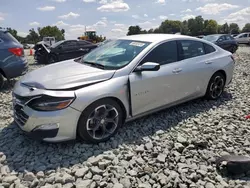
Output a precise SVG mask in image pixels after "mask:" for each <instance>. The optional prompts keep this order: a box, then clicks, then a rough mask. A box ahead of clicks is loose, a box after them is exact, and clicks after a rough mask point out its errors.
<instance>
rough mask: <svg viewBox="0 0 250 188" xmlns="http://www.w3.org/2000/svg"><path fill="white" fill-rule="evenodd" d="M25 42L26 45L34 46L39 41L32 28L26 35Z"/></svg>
mask: <svg viewBox="0 0 250 188" xmlns="http://www.w3.org/2000/svg"><path fill="white" fill-rule="evenodd" d="M26 40H27V43H32V44H36V43H37V42H39V40H40V39H39V35H38V33H37V32H36V31H35V30H34V29H33V28H32V29H30V30H29V34H28V35H27V37H26Z"/></svg>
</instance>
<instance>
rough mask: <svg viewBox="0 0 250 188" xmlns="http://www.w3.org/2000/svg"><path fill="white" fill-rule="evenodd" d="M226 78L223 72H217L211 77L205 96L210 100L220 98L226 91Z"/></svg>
mask: <svg viewBox="0 0 250 188" xmlns="http://www.w3.org/2000/svg"><path fill="white" fill-rule="evenodd" d="M225 83H226V78H225V76H224V75H223V74H222V73H221V72H216V73H215V74H214V75H213V76H212V77H211V79H210V81H209V83H208V86H207V91H206V95H205V98H206V99H209V100H216V99H218V98H219V97H220V96H221V95H222V93H223V92H224V88H225Z"/></svg>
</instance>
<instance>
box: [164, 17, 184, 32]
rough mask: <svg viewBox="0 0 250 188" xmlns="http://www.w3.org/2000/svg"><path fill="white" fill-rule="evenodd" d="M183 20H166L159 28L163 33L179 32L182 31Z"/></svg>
mask: <svg viewBox="0 0 250 188" xmlns="http://www.w3.org/2000/svg"><path fill="white" fill-rule="evenodd" d="M181 26H182V24H181V22H180V21H177V20H165V21H164V22H162V23H161V25H160V27H159V30H160V32H161V33H170V34H171V33H172V34H174V33H178V32H181Z"/></svg>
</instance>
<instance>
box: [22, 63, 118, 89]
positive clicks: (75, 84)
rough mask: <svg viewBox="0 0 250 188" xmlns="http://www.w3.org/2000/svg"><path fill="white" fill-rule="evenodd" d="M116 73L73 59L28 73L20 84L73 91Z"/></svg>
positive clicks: (106, 78)
mask: <svg viewBox="0 0 250 188" xmlns="http://www.w3.org/2000/svg"><path fill="white" fill-rule="evenodd" d="M114 73H115V70H102V69H98V68H95V67H91V66H89V65H84V64H81V63H78V62H75V61H74V59H71V60H67V61H63V62H60V63H56V64H52V65H47V66H45V67H42V68H39V69H37V70H34V71H32V72H30V73H27V74H26V75H24V76H23V77H22V79H21V80H20V83H21V84H24V85H26V86H30V87H35V88H37V89H47V90H63V89H71V88H72V89H73V88H79V87H84V86H86V85H91V84H94V83H97V82H102V81H105V80H108V79H110V78H112V76H113V75H114Z"/></svg>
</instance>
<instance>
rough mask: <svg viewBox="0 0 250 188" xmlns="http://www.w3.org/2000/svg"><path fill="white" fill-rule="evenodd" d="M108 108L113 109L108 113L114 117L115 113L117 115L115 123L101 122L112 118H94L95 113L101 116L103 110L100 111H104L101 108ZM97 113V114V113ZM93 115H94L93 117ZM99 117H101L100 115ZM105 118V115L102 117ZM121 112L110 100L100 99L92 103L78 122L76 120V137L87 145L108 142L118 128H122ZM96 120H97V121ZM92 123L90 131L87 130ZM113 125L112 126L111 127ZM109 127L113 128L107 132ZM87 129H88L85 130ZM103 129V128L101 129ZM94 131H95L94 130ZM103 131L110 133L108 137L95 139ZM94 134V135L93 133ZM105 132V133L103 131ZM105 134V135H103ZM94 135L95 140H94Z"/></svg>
mask: <svg viewBox="0 0 250 188" xmlns="http://www.w3.org/2000/svg"><path fill="white" fill-rule="evenodd" d="M104 105H106V106H108V107H109V109H108V110H110V109H111V107H112V108H114V109H115V110H114V111H113V110H110V111H109V112H108V113H111V112H112V113H113V114H114V116H116V115H115V113H117V117H118V119H115V120H114V121H116V122H115V123H114V122H113V123H112V122H108V123H107V122H102V121H104V119H112V118H107V116H109V115H107V116H106V117H101V118H100V119H99V117H98V118H97V116H95V113H98V114H102V112H101V108H103V109H102V110H104V109H106V108H104V107H102V106H104ZM97 111H98V112H97ZM93 113H94V115H93ZM100 116H101V115H100ZM103 116H105V115H103ZM123 117H124V114H123V111H122V108H121V106H120V105H119V104H118V103H117V102H115V101H114V100H112V99H101V100H98V101H96V102H94V103H92V104H91V105H90V106H88V107H87V108H86V109H85V110H84V111H83V112H82V115H81V116H80V118H79V120H78V125H77V135H78V137H79V138H80V139H81V140H84V141H86V142H87V143H92V144H98V143H100V142H105V141H107V140H109V139H110V138H111V137H112V136H114V135H115V134H116V133H117V131H118V130H119V128H120V127H121V126H122V124H123ZM97 119H98V120H97ZM91 121H92V128H91V129H92V130H91V129H90V128H89V126H90V125H89V124H91V123H90V122H91ZM111 124H113V125H111ZM108 126H109V127H111V126H114V128H111V129H112V131H111V130H109V129H108V128H107V127H108ZM87 127H88V128H87ZM97 127H98V128H97ZM103 127H105V128H103ZM94 129H96V130H94ZM103 129H104V130H107V131H110V133H108V135H105V136H103V137H102V138H97V135H98V133H100V134H101V132H103ZM94 132H95V133H94ZM104 132H106V131H104ZM103 134H106V133H103ZM94 135H96V138H94V137H95V136H94Z"/></svg>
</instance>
